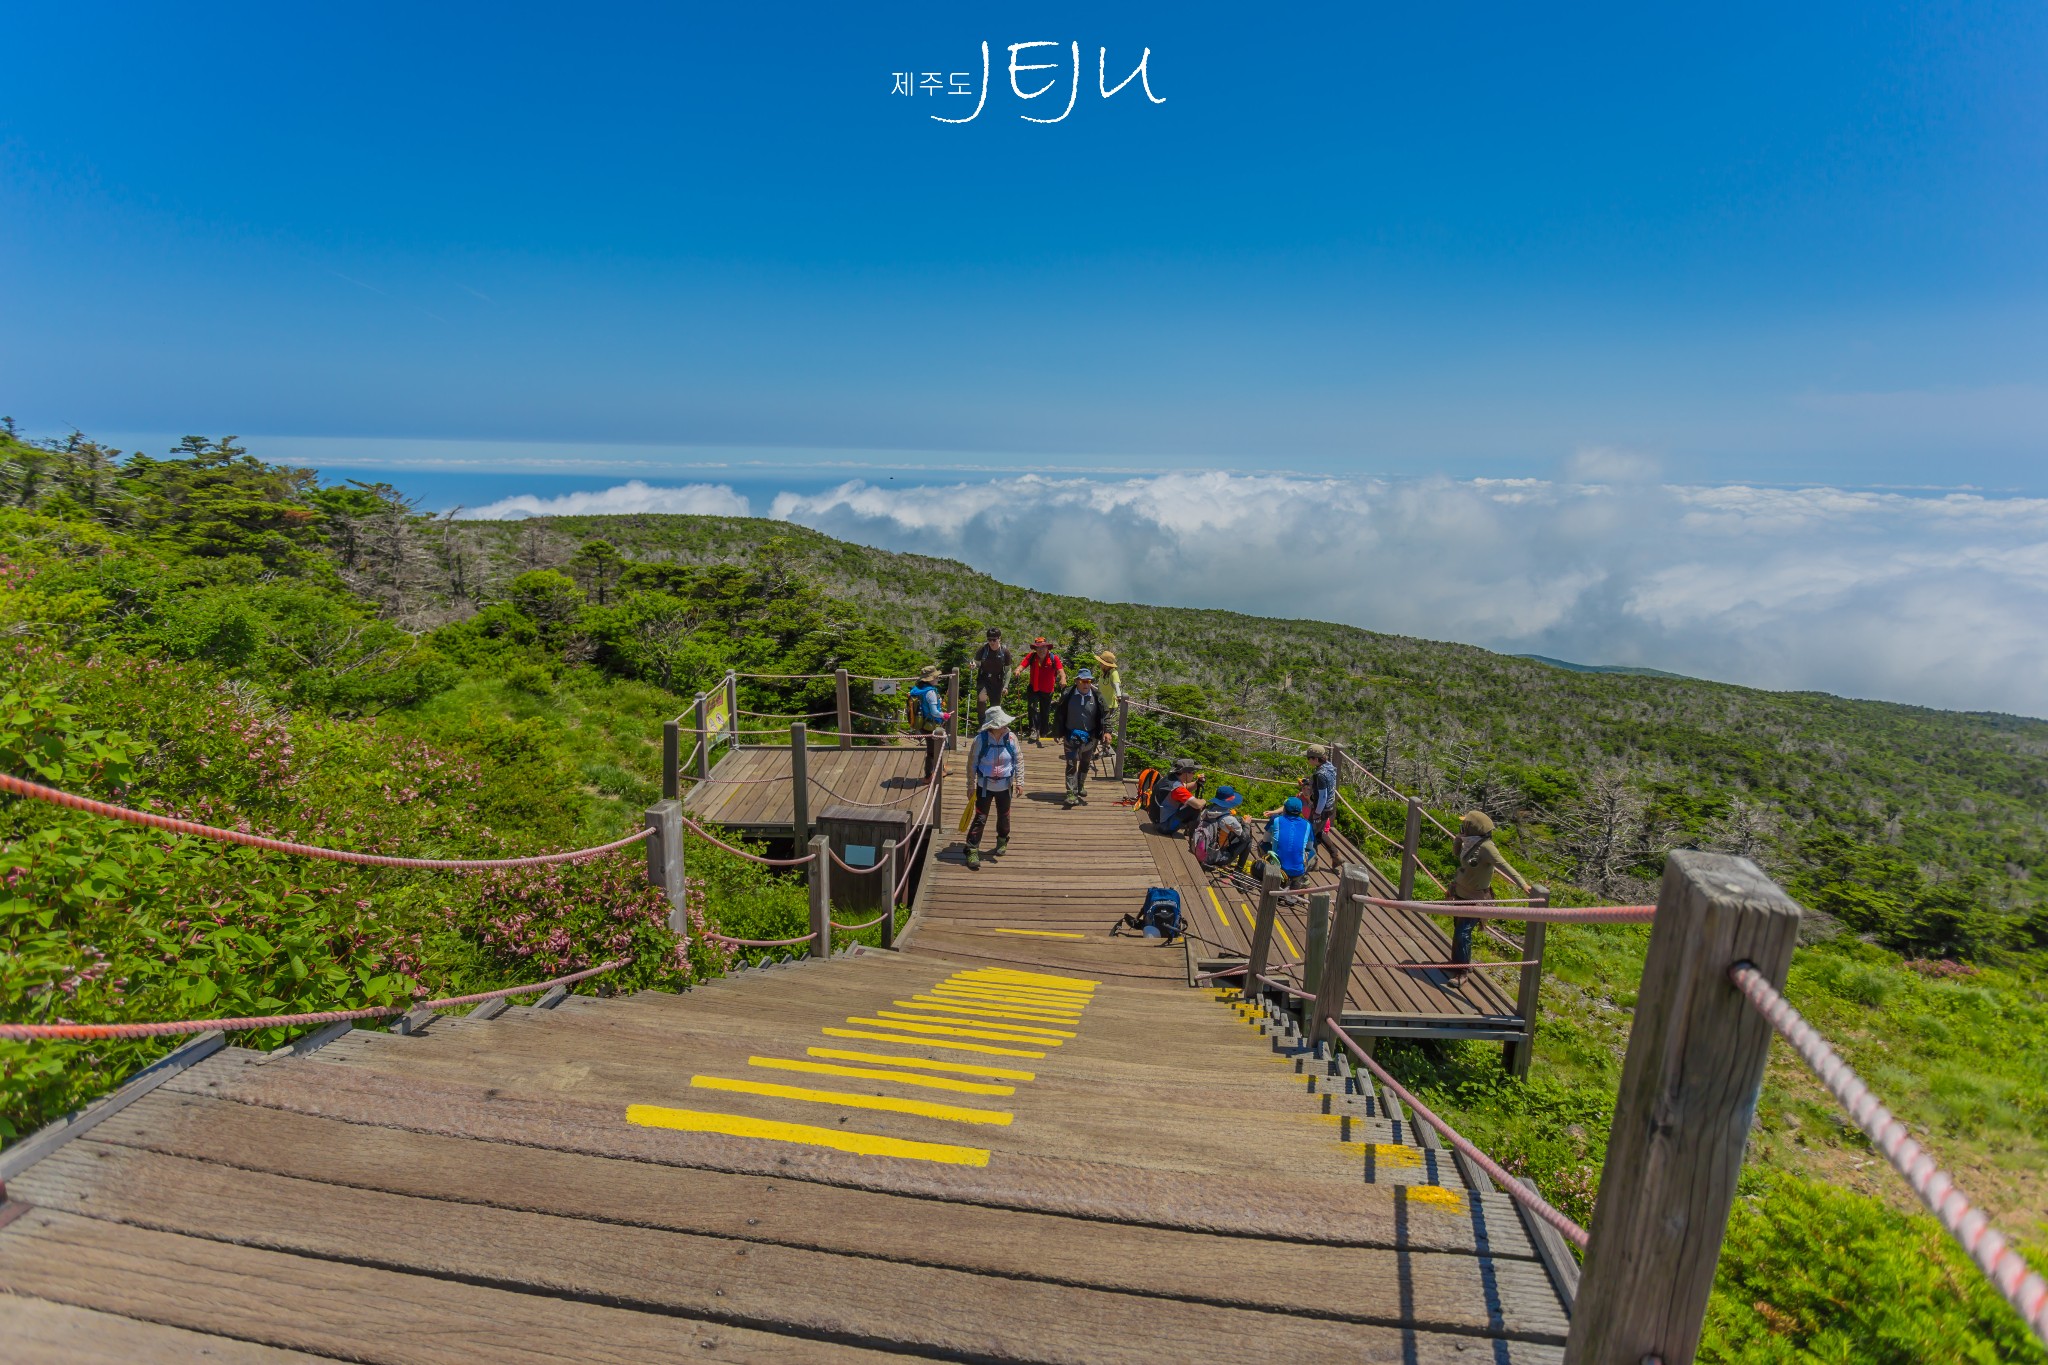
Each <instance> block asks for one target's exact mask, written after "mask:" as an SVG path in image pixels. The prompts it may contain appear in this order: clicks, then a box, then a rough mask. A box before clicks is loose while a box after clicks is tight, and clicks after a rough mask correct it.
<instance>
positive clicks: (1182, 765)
mask: <svg viewBox="0 0 2048 1365" xmlns="http://www.w3.org/2000/svg"><path fill="white" fill-rule="evenodd" d="M1201 786H1202V777H1201V772H1200V770H1199V769H1198V768H1197V767H1196V765H1195V760H1193V759H1192V758H1176V759H1175V760H1173V766H1172V767H1170V768H1168V769H1167V770H1166V775H1165V776H1164V777H1162V778H1160V779H1159V780H1158V781H1157V782H1156V783H1154V784H1153V787H1152V809H1151V812H1150V814H1151V816H1152V823H1153V824H1154V825H1156V826H1158V828H1159V832H1160V833H1161V834H1171V833H1173V830H1174V828H1177V827H1178V824H1179V822H1178V821H1177V820H1176V821H1174V824H1173V826H1169V825H1168V823H1167V821H1168V819H1169V817H1171V816H1173V815H1174V814H1175V813H1177V812H1178V811H1179V809H1180V807H1181V806H1182V805H1183V804H1185V803H1186V802H1188V801H1191V800H1193V799H1194V795H1195V793H1196V792H1197V791H1199V790H1200V789H1201ZM1176 793H1178V796H1176Z"/></svg>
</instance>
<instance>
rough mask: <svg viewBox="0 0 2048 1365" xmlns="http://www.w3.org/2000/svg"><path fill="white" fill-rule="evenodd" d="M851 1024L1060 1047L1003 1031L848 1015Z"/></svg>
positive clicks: (952, 1036) (1021, 1034)
mask: <svg viewBox="0 0 2048 1365" xmlns="http://www.w3.org/2000/svg"><path fill="white" fill-rule="evenodd" d="M846 1022H847V1023H849V1024H866V1025H868V1026H869V1027H871V1028H892V1029H895V1030H896V1031H897V1032H899V1033H936V1034H939V1035H941V1036H943V1037H947V1038H992V1039H994V1040H995V1041H996V1042H999V1043H1036V1044H1038V1045H1039V1046H1040V1047H1058V1046H1060V1044H1059V1043H1057V1042H1054V1041H1053V1040H1052V1039H1050V1038H1037V1037H1033V1036H1032V1035H1031V1034H1028V1033H1010V1032H1005V1031H1003V1030H1001V1029H985V1028H948V1027H947V1026H946V1025H944V1024H905V1023H899V1022H898V1021H896V1020H894V1019H870V1018H868V1017H866V1016H865V1015H859V1014H854V1015H848V1016H847V1019H846Z"/></svg>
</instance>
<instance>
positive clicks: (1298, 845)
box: [1260, 796, 1315, 888]
mask: <svg viewBox="0 0 2048 1365" xmlns="http://www.w3.org/2000/svg"><path fill="white" fill-rule="evenodd" d="M1267 815H1268V817H1270V818H1269V820H1268V822H1267V825H1266V838H1265V842H1264V843H1262V844H1261V845H1260V852H1262V853H1265V854H1269V855H1271V857H1272V858H1273V859H1274V860H1275V861H1277V862H1278V863H1279V864H1280V871H1281V872H1282V873H1284V874H1286V877H1287V885H1288V886H1289V887H1290V888H1292V887H1299V886H1302V885H1305V884H1306V883H1307V881H1308V860H1309V851H1310V849H1311V848H1312V847H1313V846H1314V843H1315V838H1314V833H1313V831H1312V830H1311V828H1310V826H1309V823H1308V821H1307V820H1305V819H1303V818H1302V814H1301V798H1300V797H1298V796H1290V797H1288V798H1287V800H1286V802H1285V804H1283V805H1282V806H1281V807H1280V808H1279V809H1278V810H1277V811H1268V812H1267Z"/></svg>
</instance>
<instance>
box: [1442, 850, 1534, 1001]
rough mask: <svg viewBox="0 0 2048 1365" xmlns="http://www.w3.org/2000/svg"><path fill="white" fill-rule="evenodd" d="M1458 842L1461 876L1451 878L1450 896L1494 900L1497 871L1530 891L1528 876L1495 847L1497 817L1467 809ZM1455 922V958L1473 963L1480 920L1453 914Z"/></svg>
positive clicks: (1453, 934) (1473, 899) (1458, 898)
mask: <svg viewBox="0 0 2048 1365" xmlns="http://www.w3.org/2000/svg"><path fill="white" fill-rule="evenodd" d="M1454 842H1455V843H1456V845H1457V850H1458V875H1457V876H1455V877H1453V878H1451V887H1450V899H1452V900H1454V901H1487V900H1492V899H1493V874H1494V873H1495V872H1496V871H1497V872H1500V873H1502V874H1503V875H1505V876H1506V877H1507V879H1508V880H1509V881H1511V882H1513V883H1514V884H1515V886H1516V887H1517V888H1518V889H1519V890H1520V891H1521V893H1522V894H1523V895H1525V896H1526V895H1528V894H1529V881H1528V879H1527V878H1525V877H1524V876H1523V875H1522V874H1521V873H1519V872H1517V871H1515V869H1513V868H1512V867H1509V866H1508V860H1507V859H1506V858H1503V857H1501V855H1500V850H1499V849H1498V848H1496V847H1495V846H1494V842H1493V817H1492V816H1490V815H1488V814H1487V813H1486V812H1485V811H1478V810H1468V811H1466V812H1465V818H1464V819H1463V820H1460V821H1459V822H1458V837H1457V839H1456V840H1455V841H1454ZM1451 925H1452V928H1451V961H1453V962H1470V961H1471V960H1472V931H1473V930H1474V929H1475V928H1477V927H1478V925H1479V921H1478V920H1476V919H1473V918H1471V917H1470V916H1453V917H1452V919H1451ZM1461 975H1462V973H1461Z"/></svg>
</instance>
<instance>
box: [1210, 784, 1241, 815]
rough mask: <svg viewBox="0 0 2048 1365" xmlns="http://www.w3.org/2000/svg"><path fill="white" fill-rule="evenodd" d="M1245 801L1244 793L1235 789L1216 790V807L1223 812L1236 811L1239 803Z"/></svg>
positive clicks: (1220, 788) (1222, 788)
mask: <svg viewBox="0 0 2048 1365" xmlns="http://www.w3.org/2000/svg"><path fill="white" fill-rule="evenodd" d="M1242 800H1244V793H1243V792H1241V791H1239V790H1238V789H1237V788H1235V787H1219V788H1217V789H1216V805H1217V806H1218V807H1219V808H1220V809H1223V810H1236V809H1237V803H1238V802H1240V801H1242Z"/></svg>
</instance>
